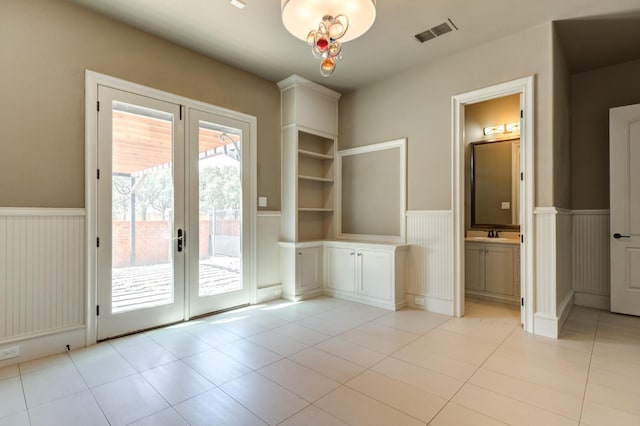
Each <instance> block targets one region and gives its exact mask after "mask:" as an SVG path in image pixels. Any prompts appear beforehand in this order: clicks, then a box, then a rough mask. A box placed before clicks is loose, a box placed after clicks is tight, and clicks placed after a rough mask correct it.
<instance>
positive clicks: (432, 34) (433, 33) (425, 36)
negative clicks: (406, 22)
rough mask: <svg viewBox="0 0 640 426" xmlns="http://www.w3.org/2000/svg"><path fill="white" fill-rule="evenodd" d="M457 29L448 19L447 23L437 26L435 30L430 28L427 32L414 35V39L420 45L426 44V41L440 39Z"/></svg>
mask: <svg viewBox="0 0 640 426" xmlns="http://www.w3.org/2000/svg"><path fill="white" fill-rule="evenodd" d="M457 29H458V27H456V26H455V24H454V23H453V21H451V19H447V21H446V22H443V23H442V24H439V25H436V26H435V27H433V28H429V29H428V30H426V31H423V32H421V33H419V34H416V35H414V37H415V39H416V40H418V41H419V42H420V43H424V42H425V41H429V40H433V39H434V38H436V37H440V36H442V35H445V34H446V33H450V32H451V31H455V30H457Z"/></svg>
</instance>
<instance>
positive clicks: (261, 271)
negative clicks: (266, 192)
mask: <svg viewBox="0 0 640 426" xmlns="http://www.w3.org/2000/svg"><path fill="white" fill-rule="evenodd" d="M281 216H282V214H281V213H280V212H279V211H258V220H257V226H258V229H257V244H256V245H257V247H256V257H257V259H256V280H257V287H258V288H257V293H256V294H257V296H256V302H257V303H262V302H266V301H269V300H273V299H279V298H280V295H281V294H282V284H281V282H282V281H281V279H280V246H279V245H278V240H279V239H280V221H281Z"/></svg>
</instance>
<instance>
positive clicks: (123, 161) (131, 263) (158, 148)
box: [111, 101, 174, 314]
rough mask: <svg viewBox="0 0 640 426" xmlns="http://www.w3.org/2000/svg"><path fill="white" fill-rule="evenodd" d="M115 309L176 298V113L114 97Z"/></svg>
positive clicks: (113, 260)
mask: <svg viewBox="0 0 640 426" xmlns="http://www.w3.org/2000/svg"><path fill="white" fill-rule="evenodd" d="M112 126H113V136H112V171H111V174H112V187H113V189H112V191H113V195H112V200H113V201H112V221H113V223H112V228H111V229H112V242H113V244H112V252H113V253H112V268H113V269H112V294H111V296H112V305H111V307H112V313H114V314H115V313H120V312H126V311H130V310H134V309H142V308H148V307H153V306H159V305H165V304H168V303H173V300H174V297H173V294H174V282H173V262H172V260H173V258H172V257H173V250H172V246H173V241H172V229H173V202H174V194H173V192H174V191H173V165H172V158H173V155H172V152H173V137H172V135H173V131H172V128H173V115H172V114H169V113H166V112H163V111H158V110H153V109H150V108H144V107H140V106H137V105H132V104H128V103H124V102H118V101H116V102H113V122H112Z"/></svg>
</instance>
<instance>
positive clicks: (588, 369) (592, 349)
mask: <svg viewBox="0 0 640 426" xmlns="http://www.w3.org/2000/svg"><path fill="white" fill-rule="evenodd" d="M601 314H602V313H601V312H598V320H597V321H596V331H595V333H594V334H593V342H592V343H591V353H590V354H589V366H588V368H587V378H586V379H585V383H584V392H583V394H582V404H581V405H580V416H579V418H578V425H580V424H582V414H583V413H584V403H585V400H586V398H587V387H588V386H589V376H590V375H591V362H592V360H593V351H594V349H595V347H596V339H597V338H598V326H599V325H600V315H601Z"/></svg>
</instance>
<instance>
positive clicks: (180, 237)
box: [177, 229, 184, 252]
mask: <svg viewBox="0 0 640 426" xmlns="http://www.w3.org/2000/svg"><path fill="white" fill-rule="evenodd" d="M177 240H178V252H181V251H182V242H183V241H184V233H183V232H182V229H178V238H177Z"/></svg>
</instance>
